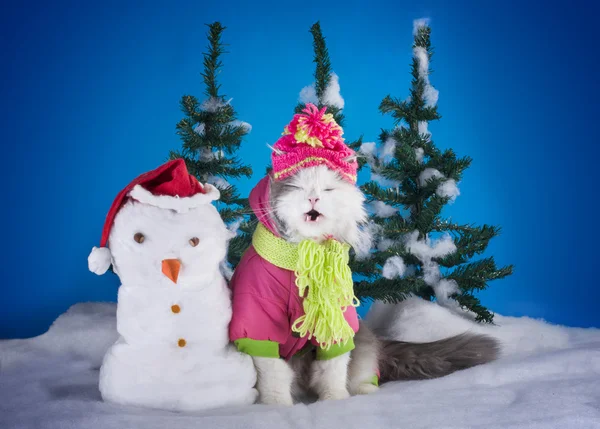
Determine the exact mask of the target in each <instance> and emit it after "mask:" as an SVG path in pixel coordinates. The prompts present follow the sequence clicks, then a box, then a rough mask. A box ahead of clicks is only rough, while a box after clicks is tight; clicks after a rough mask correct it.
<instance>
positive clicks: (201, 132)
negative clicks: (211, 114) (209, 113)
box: [194, 122, 205, 136]
mask: <svg viewBox="0 0 600 429" xmlns="http://www.w3.org/2000/svg"><path fill="white" fill-rule="evenodd" d="M204 128H205V125H204V124H203V123H202V122H198V124H197V125H196V126H195V127H194V132H195V133H196V134H198V135H199V136H202V135H204Z"/></svg>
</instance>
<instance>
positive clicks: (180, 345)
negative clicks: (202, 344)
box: [177, 338, 186, 347]
mask: <svg viewBox="0 0 600 429" xmlns="http://www.w3.org/2000/svg"><path fill="white" fill-rule="evenodd" d="M177 345H178V346H179V347H185V345H186V341H185V340H184V339H183V338H180V339H179V341H177Z"/></svg>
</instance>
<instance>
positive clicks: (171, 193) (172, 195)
mask: <svg viewBox="0 0 600 429" xmlns="http://www.w3.org/2000/svg"><path fill="white" fill-rule="evenodd" d="M219 196H220V194H219V190H218V189H217V188H216V187H214V186H212V185H209V184H206V185H202V184H201V183H200V182H199V181H198V179H196V178H195V177H194V176H192V175H191V174H189V173H188V171H187V168H186V166H185V161H184V160H183V159H181V158H179V159H175V160H173V161H169V162H167V163H166V164H163V165H161V166H160V167H158V168H157V169H155V170H152V171H149V172H147V173H144V174H142V175H141V176H139V177H137V178H136V179H134V180H133V181H132V182H131V183H130V184H129V185H127V186H126V187H125V189H123V190H122V191H121V192H119V194H118V195H117V197H116V198H115V200H114V201H113V203H112V206H111V207H110V210H109V211H108V214H107V215H106V221H105V222H104V228H103V229H102V238H101V239H100V247H94V248H93V249H92V252H91V253H90V256H89V257H88V268H89V269H90V271H92V272H93V273H96V274H98V275H102V274H104V273H105V272H106V270H108V268H109V267H110V265H111V254H110V250H109V249H108V247H106V245H107V242H108V237H109V236H110V231H111V228H112V225H113V223H114V221H115V217H116V216H117V213H118V212H119V210H120V209H121V207H123V205H124V204H125V203H126V202H127V201H128V200H129V199H133V200H135V201H139V202H141V203H145V204H149V205H152V206H155V207H159V208H161V209H170V210H175V211H176V212H179V213H183V212H186V211H188V210H190V209H193V208H195V207H198V206H201V205H203V204H209V203H210V202H211V201H213V200H216V199H218V198H219Z"/></svg>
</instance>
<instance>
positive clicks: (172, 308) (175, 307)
mask: <svg viewBox="0 0 600 429" xmlns="http://www.w3.org/2000/svg"><path fill="white" fill-rule="evenodd" d="M171 311H172V312H173V313H175V314H177V313H179V312H180V311H181V307H179V306H178V305H177V304H175V305H172V306H171Z"/></svg>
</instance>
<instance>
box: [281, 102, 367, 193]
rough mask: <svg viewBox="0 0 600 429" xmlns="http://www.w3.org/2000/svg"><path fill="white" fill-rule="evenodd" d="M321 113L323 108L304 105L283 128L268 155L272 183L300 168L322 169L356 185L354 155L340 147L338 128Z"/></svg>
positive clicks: (340, 128) (344, 147)
mask: <svg viewBox="0 0 600 429" xmlns="http://www.w3.org/2000/svg"><path fill="white" fill-rule="evenodd" d="M325 110H327V108H326V107H323V109H321V110H319V109H318V108H317V106H315V105H314V104H310V103H308V104H307V105H306V108H305V109H304V110H303V111H302V112H304V113H300V114H296V115H294V119H292V122H290V123H289V124H288V126H287V127H285V128H284V131H283V135H282V136H281V138H280V139H279V140H277V142H276V143H275V146H274V149H275V150H274V151H273V154H272V155H271V160H272V162H273V175H274V178H275V180H282V179H285V178H286V177H289V176H291V175H292V174H294V173H295V172H296V171H298V170H300V169H302V168H308V167H314V166H316V165H326V166H327V167H328V168H330V169H331V170H333V171H336V172H338V173H339V174H340V175H341V176H342V178H344V180H346V181H348V182H350V183H356V170H357V169H358V163H357V161H356V159H355V158H354V157H353V155H354V151H353V150H352V149H350V148H349V147H348V146H346V144H345V143H344V139H343V137H342V134H343V133H344V131H343V130H342V127H340V126H339V125H338V124H337V123H336V122H335V119H333V115H332V114H331V113H325Z"/></svg>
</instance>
